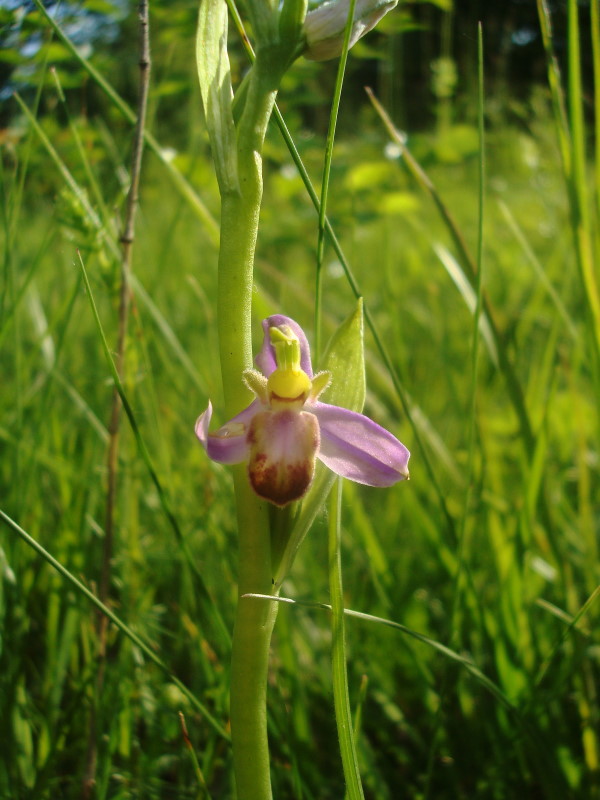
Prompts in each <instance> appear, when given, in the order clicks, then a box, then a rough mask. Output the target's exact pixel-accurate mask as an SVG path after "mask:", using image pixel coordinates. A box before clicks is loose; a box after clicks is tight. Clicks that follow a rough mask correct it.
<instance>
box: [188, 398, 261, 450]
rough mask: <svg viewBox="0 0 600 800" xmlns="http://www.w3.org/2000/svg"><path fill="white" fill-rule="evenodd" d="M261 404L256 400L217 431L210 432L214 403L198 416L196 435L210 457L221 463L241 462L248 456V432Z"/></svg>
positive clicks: (209, 404)
mask: <svg viewBox="0 0 600 800" xmlns="http://www.w3.org/2000/svg"><path fill="white" fill-rule="evenodd" d="M260 409H261V404H260V402H259V401H258V400H254V401H253V402H252V403H251V404H250V405H249V406H248V408H245V409H244V410H243V411H241V412H240V413H239V414H238V415H237V416H235V417H233V419H230V420H229V422H227V423H225V425H223V426H222V427H221V428H219V430H218V431H215V433H209V432H208V426H209V425H210V418H211V417H212V404H211V403H210V401H209V403H208V408H207V409H206V411H205V412H204V414H201V415H200V416H199V417H198V421H197V422H196V436H197V437H198V439H200V444H201V445H202V447H204V449H205V450H206V452H207V454H208V457H209V458H211V459H212V460H213V461H218V462H219V464H239V463H241V462H242V461H246V459H247V458H248V442H247V440H246V434H247V432H248V426H249V425H250V422H251V421H252V418H253V417H254V416H255V414H256V413H257V412H258V411H260Z"/></svg>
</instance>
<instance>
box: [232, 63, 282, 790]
mask: <svg viewBox="0 0 600 800" xmlns="http://www.w3.org/2000/svg"><path fill="white" fill-rule="evenodd" d="M268 67H269V65H268V63H265V62H264V61H262V60H261V58H260V54H259V56H258V57H257V60H256V63H255V65H254V67H253V71H252V75H251V78H250V83H249V86H248V94H247V96H246V99H245V104H244V109H243V111H242V116H241V118H240V121H239V125H238V137H237V142H238V144H237V161H238V176H239V190H238V191H236V190H228V191H226V192H224V194H223V196H222V199H221V244H220V250H219V285H218V300H217V303H218V324H219V347H220V356H221V375H222V378H223V392H224V401H225V409H226V412H227V414H228V415H229V416H233V415H235V414H237V413H238V412H239V411H240V410H241V409H242V408H243V407H244V406H245V405H247V403H248V400H249V390H248V389H247V387H246V386H245V385H244V383H243V381H242V374H243V372H244V370H246V369H249V368H251V366H252V338H251V304H252V279H253V268H254V252H255V248H256V238H257V233H258V219H259V212H260V204H261V199H262V157H261V153H262V146H263V142H264V137H265V133H266V130H267V125H268V122H269V118H270V116H271V111H272V110H273V104H274V102H275V94H276V85H277V84H276V83H274V76H273V70H272V69H269V68H268ZM234 485H235V496H236V505H237V516H238V531H239V573H238V597H239V599H238V606H237V612H236V619H235V626H234V633H233V649H232V660H231V699H230V714H231V738H232V742H233V761H234V771H235V779H236V786H237V796H238V798H239V800H271V797H272V794H271V778H270V769H269V746H268V739H267V712H266V696H267V671H268V664H269V647H270V643H271V634H272V632H273V626H274V624H275V619H276V616H277V604H276V603H271V602H269V601H261V602H258V603H257V602H256V601H253V600H248V599H243V598H241V595H242V594H246V593H249V592H256V593H261V594H266V595H271V594H272V593H273V583H272V577H273V572H272V566H271V541H270V531H269V514H268V507H267V503H265V502H264V501H261V500H259V498H258V497H257V496H256V495H255V494H254V492H253V491H252V489H251V488H250V484H249V481H248V476H247V474H246V471H245V468H244V467H243V466H240V467H236V468H235V469H234Z"/></svg>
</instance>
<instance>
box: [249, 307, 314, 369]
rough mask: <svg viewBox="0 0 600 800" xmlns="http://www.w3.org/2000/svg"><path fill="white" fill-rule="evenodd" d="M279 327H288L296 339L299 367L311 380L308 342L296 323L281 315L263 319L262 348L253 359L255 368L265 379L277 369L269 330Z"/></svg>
mask: <svg viewBox="0 0 600 800" xmlns="http://www.w3.org/2000/svg"><path fill="white" fill-rule="evenodd" d="M280 325H288V326H289V327H290V328H291V329H292V330H293V331H294V333H295V334H296V336H297V337H298V341H299V342H300V366H301V367H302V369H303V370H304V372H306V374H307V375H308V377H309V378H312V376H313V371H312V365H311V362H310V347H309V346H308V340H307V338H306V336H305V334H304V331H303V330H302V328H301V327H300V325H298V323H297V322H294V320H293V319H290V318H289V317H285V316H284V315H283V314H274V315H273V316H272V317H268V318H267V319H263V323H262V326H263V331H264V339H263V343H262V347H261V348H260V352H259V353H258V355H257V356H256V358H255V359H254V362H255V364H256V366H257V367H258V368H259V370H260V371H261V372H262V374H263V375H266V376H267V378H268V377H269V375H270V374H271V373H272V372H273V371H274V370H275V368H276V367H277V362H276V361H275V349H274V348H273V345H272V344H271V339H270V336H269V328H278V327H279V326H280Z"/></svg>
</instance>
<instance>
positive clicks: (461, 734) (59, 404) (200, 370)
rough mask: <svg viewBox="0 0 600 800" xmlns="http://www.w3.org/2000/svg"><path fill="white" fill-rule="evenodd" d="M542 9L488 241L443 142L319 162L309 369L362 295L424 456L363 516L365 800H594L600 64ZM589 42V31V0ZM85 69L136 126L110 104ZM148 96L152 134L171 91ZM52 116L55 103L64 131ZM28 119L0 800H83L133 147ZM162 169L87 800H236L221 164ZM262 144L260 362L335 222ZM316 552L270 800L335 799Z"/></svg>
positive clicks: (384, 398) (4, 321)
mask: <svg viewBox="0 0 600 800" xmlns="http://www.w3.org/2000/svg"><path fill="white" fill-rule="evenodd" d="M538 5H539V14H540V26H541V30H542V32H543V36H544V44H545V47H546V52H547V56H548V88H547V89H544V88H539V89H537V90H535V91H533V92H532V95H531V98H530V104H529V114H528V116H527V118H526V120H525V123H524V125H522V126H521V127H520V128H516V127H511V126H510V124H509V122H508V121H505V122H504V123H503V124H501V125H499V124H498V123H496V125H495V126H491V127H488V128H487V130H486V132H485V136H484V143H485V154H486V181H485V203H484V210H485V212H484V214H483V216H481V215H480V214H479V212H478V204H479V201H478V186H479V185H480V181H479V177H478V173H479V162H478V158H477V156H476V154H473V155H469V154H468V153H467V154H464V155H463V156H462V157H460V158H459V159H458V160H457V161H456V162H455V163H453V164H449V163H446V162H444V161H441V160H439V159H438V158H437V157H436V152H439V151H436V141H435V138H434V137H435V134H422V135H420V136H409V138H408V143H407V145H406V148H407V149H405V150H404V151H401V152H400V153H399V151H398V149H396V150H395V151H394V150H392V149H390V148H389V147H388V148H387V150H386V145H387V144H388V131H387V130H386V128H385V127H384V126H383V125H382V123H381V120H380V117H379V116H378V115H377V114H375V112H374V111H373V110H372V109H371V108H369V107H368V106H366V105H365V109H364V110H363V112H362V114H361V116H360V120H359V122H358V123H357V125H356V127H355V129H354V131H352V132H349V131H342V133H341V134H339V135H338V141H337V143H336V145H335V148H334V150H333V168H332V173H331V179H330V185H329V194H328V203H327V214H328V224H329V225H330V226H332V227H333V229H334V230H335V233H336V236H337V238H336V240H335V241H332V239H331V238H329V239H325V248H324V258H323V267H322V283H321V287H322V341H323V343H325V342H326V341H327V339H328V338H329V336H330V335H331V334H332V333H333V331H334V330H335V329H336V328H337V326H338V325H339V323H340V322H341V321H342V320H343V319H344V318H345V317H346V316H348V314H349V313H350V312H351V311H352V309H353V308H354V303H355V295H356V294H359V295H362V296H363V297H364V301H365V307H366V309H367V322H368V329H367V337H366V345H367V352H366V358H365V361H366V367H367V387H368V392H367V409H368V411H369V413H370V414H371V415H372V416H373V417H375V418H376V419H377V420H378V421H379V422H381V423H382V424H384V425H386V426H387V427H389V428H390V429H391V430H393V431H394V432H395V433H396V434H397V435H399V437H400V438H401V439H402V440H403V441H405V442H406V443H407V445H408V446H409V447H410V448H411V450H412V452H413V455H412V459H411V482H410V483H409V484H408V485H406V486H403V487H402V488H401V489H392V490H388V491H382V490H376V489H365V488H361V487H357V486H354V485H345V486H344V490H343V501H342V502H343V513H342V516H341V547H342V552H341V555H342V563H343V569H344V578H343V587H344V596H343V605H344V606H345V608H346V611H347V617H346V624H345V629H346V639H347V643H346V648H347V653H348V684H349V692H350V698H351V710H352V712H353V713H354V715H355V723H356V727H355V730H356V742H357V752H358V758H359V765H360V768H361V774H362V782H363V785H364V792H365V796H366V797H370V798H377V800H387V798H390V800H391V798H397V797H398V796H405V797H411V798H425V797H428V798H436V799H437V798H458V797H464V798H467V797H468V798H472V797H481V798H486V799H487V798H499V799H500V798H507V797H545V798H546V797H547V798H557V800H558V798H560V800H563V799H564V798H568V797H573V798H579V797H581V798H590V797H591V798H593V797H599V796H600V764H599V758H600V753H599V747H600V745H599V741H598V730H599V726H598V722H599V719H598V715H599V707H598V697H597V686H598V679H599V673H600V666H599V655H598V654H599V652H600V642H599V641H598V620H599V616H598V595H599V594H600V590H599V588H598V587H599V584H600V581H599V571H600V570H599V562H598V533H599V526H600V517H599V509H600V491H599V487H600V478H599V474H598V473H599V463H600V462H599V450H598V440H599V437H598V434H599V426H598V409H599V403H598V397H599V396H600V385H599V380H600V378H599V375H600V371H599V369H598V343H599V341H600V339H599V338H598V315H597V302H598V296H597V282H598V276H597V271H596V270H597V266H596V265H597V264H598V263H599V262H598V256H599V255H600V254H599V250H600V246H599V230H600V226H599V221H600V220H599V205H598V190H597V185H596V178H597V174H598V173H597V170H598V168H599V165H598V153H597V151H594V152H592V149H591V147H590V146H589V145H590V143H591V142H593V141H595V142H596V143H597V142H598V140H599V139H600V136H599V134H600V131H599V130H598V121H597V120H598V118H597V116H596V117H595V118H592V116H591V115H590V114H586V113H585V104H584V98H583V96H582V92H581V89H580V86H581V79H582V75H581V69H580V60H579V53H578V48H579V46H581V47H584V46H588V43H586V42H584V41H582V40H581V31H579V33H578V28H577V7H576V4H575V3H574V2H570V3H569V15H570V16H569V24H570V26H571V27H570V31H571V35H570V37H569V57H568V62H567V66H568V76H563V75H562V74H561V72H560V69H559V67H558V62H557V60H556V58H555V53H554V45H553V39H552V28H551V19H550V16H549V12H548V8H547V6H546V4H545V3H544V2H543V0H540V2H539V4H538ZM579 13H580V14H582V13H584V11H583V10H581V9H580V10H579ZM591 13H592V20H593V25H595V26H596V27H595V29H596V30H597V27H598V3H597V2H596V0H593V2H592V4H591ZM50 24H51V23H50V21H48V25H50ZM483 34H484V37H485V31H483ZM54 35H56V36H60V37H62V40H63V41H67V42H68V39H65V34H64V32H63V31H60V29H57V28H56V26H54ZM474 35H475V32H474ZM591 45H592V46H593V48H594V56H595V60H594V64H595V65H596V72H595V76H594V77H595V81H596V82H595V86H596V92H597V88H598V84H599V83H600V81H599V80H598V77H599V75H598V69H597V65H598V58H597V56H598V49H599V48H598V43H597V40H592V42H591ZM190 47H191V44H190ZM71 52H72V54H73V58H76V59H77V63H78V64H79V66H80V67H82V68H84V69H85V70H87V71H88V75H89V79H90V80H91V81H93V82H96V84H98V85H100V88H101V89H102V90H103V91H104V92H106V93H107V95H106V96H107V97H108V99H109V101H110V103H111V109H112V110H111V112H110V114H112V113H113V111H117V112H119V114H124V115H125V116H124V117H123V119H124V120H125V121H126V123H127V124H131V123H132V122H133V116H132V115H131V113H128V112H127V111H126V106H125V105H124V104H123V101H122V100H120V99H119V98H118V96H117V95H116V93H115V90H114V88H113V87H112V86H111V80H110V75H108V74H104V75H102V74H100V73H98V72H97V71H95V70H94V68H93V67H92V66H91V65H90V64H89V63H88V62H87V61H85V59H83V58H82V56H81V55H80V54H78V53H77V51H76V50H75V49H71ZM164 79H165V80H166V77H165V78H164ZM191 79H192V77H191V78H190V80H191ZM153 91H154V92H155V97H154V103H155V104H156V106H157V107H156V108H155V109H154V111H155V113H154V117H155V118H156V117H157V116H158V117H160V83H159V84H157V85H155V86H154V88H153ZM285 99H286V98H285V93H284V94H283V95H282V97H281V101H282V107H283V106H284V105H285ZM596 99H597V97H596ZM41 100H44V101H46V102H49V101H50V100H51V101H52V102H56V111H55V117H56V118H58V119H59V120H60V121H61V124H60V125H57V124H56V119H53V118H52V116H50V115H47V114H46V115H44V114H41V113H40V111H39V108H41V107H43V105H39V106H38V103H40V101H41ZM343 103H344V96H342V106H343ZM13 107H14V114H15V130H16V131H21V135H20V138H18V140H17V141H16V143H15V144H14V146H12V147H9V146H7V147H5V150H4V157H3V160H2V170H3V173H2V182H1V187H2V190H1V200H2V205H1V209H2V214H1V218H2V236H3V242H4V244H3V249H2V257H3V266H2V289H1V297H0V299H1V305H0V308H1V311H2V318H1V326H0V347H1V351H0V363H1V365H2V375H3V391H2V393H1V395H0V403H1V413H2V417H1V421H0V442H1V447H2V459H1V461H0V476H1V478H0V480H1V486H2V492H1V494H0V498H1V499H0V508H1V510H2V520H3V522H4V525H3V527H2V532H1V534H0V537H1V538H0V548H1V549H0V569H1V571H2V580H1V582H0V618H1V620H2V623H1V628H0V630H1V638H0V676H1V677H0V716H1V719H2V721H3V724H2V726H1V730H0V753H1V756H0V797H2V798H4V797H6V798H34V797H35V798H44V797H48V798H59V797H65V798H72V797H73V798H74V797H79V796H81V782H82V780H83V772H84V763H85V750H86V742H87V735H88V726H89V719H90V713H91V709H92V707H93V706H94V705H95V704H96V702H97V697H96V696H95V673H96V667H97V658H98V651H97V646H98V643H97V639H96V632H95V617H94V614H95V607H97V606H98V603H97V600H95V599H94V598H95V597H96V595H97V587H98V582H99V580H100V562H101V553H102V539H103V535H104V531H103V508H104V504H105V490H106V485H105V482H106V477H107V476H106V470H105V462H106V447H107V429H106V425H107V422H108V415H109V407H110V397H111V388H112V384H113V383H114V381H115V375H114V372H113V368H112V366H111V363H112V361H111V357H112V350H113V349H114V347H115V342H116V335H117V333H116V332H117V303H118V266H119V261H118V247H117V246H116V233H115V231H116V230H117V229H116V227H115V224H114V218H115V211H118V210H120V209H121V208H122V206H123V203H124V189H123V186H122V183H121V182H120V180H119V176H123V175H125V174H126V172H127V169H126V166H125V165H126V163H127V162H128V158H127V157H126V152H127V149H126V142H127V136H128V131H127V129H126V128H125V127H123V128H120V127H119V125H118V124H117V125H115V124H114V120H113V122H112V129H113V134H110V133H109V131H110V129H111V125H107V126H106V130H104V128H103V127H102V125H103V124H104V123H105V122H107V120H98V119H89V118H86V117H85V115H84V114H83V113H80V109H73V107H71V108H70V110H69V109H68V108H67V106H66V104H65V101H64V100H63V98H62V97H61V93H60V91H58V90H57V89H56V88H54V87H53V86H52V85H51V86H49V87H46V88H44V89H43V90H40V95H39V97H38V99H36V100H35V101H34V102H27V103H25V102H24V101H21V104H20V105H17V104H15V105H14V106H13ZM67 110H69V116H68V118H67ZM101 131H104V132H103V133H102V134H100V132H101ZM290 131H291V133H289V136H291V137H292V139H293V141H295V148H296V150H295V154H294V158H295V159H299V158H301V159H302V163H303V164H304V165H305V167H304V169H305V170H306V173H305V174H306V176H307V177H308V176H310V177H311V178H312V180H313V181H317V180H319V178H320V174H321V169H322V160H323V152H324V142H323V141H320V140H319V139H318V137H315V136H306V135H303V131H302V130H301V129H299V128H294V127H293V126H292V125H290ZM390 131H391V133H392V135H393V129H390ZM440 135H444V134H443V133H442V134H440ZM146 141H147V142H148V143H149V144H150V147H151V153H149V155H148V160H147V162H146V166H145V172H144V179H143V183H142V187H141V195H142V199H141V208H140V219H139V222H138V228H137V240H136V250H135V253H134V258H135V263H134V274H135V276H136V279H135V282H134V286H133V297H134V305H133V325H132V330H131V336H130V339H129V344H128V350H127V352H126V355H125V357H126V360H127V366H128V369H127V371H126V375H127V378H126V380H125V382H123V383H122V384H121V385H120V387H119V391H120V392H121V393H122V394H121V396H122V398H123V399H124V402H125V407H126V410H127V419H126V420H125V421H124V426H123V441H122V448H121V453H120V465H119V474H120V484H119V491H118V503H117V507H116V520H117V528H116V539H115V554H114V560H113V565H112V583H111V587H110V600H111V602H110V609H109V610H108V611H107V612H106V613H110V615H111V619H112V624H111V626H110V628H109V638H108V643H107V648H108V649H107V668H106V677H105V689H104V701H103V703H102V705H101V707H99V708H98V728H99V730H100V731H101V734H102V735H101V736H100V737H99V750H98V776H97V779H98V783H97V787H96V794H97V797H99V798H100V797H102V798H125V797H148V798H169V797H178V798H185V797H198V796H200V797H212V798H227V797H230V796H232V791H233V788H232V778H231V754H230V743H229V739H228V731H227V724H228V677H229V676H228V671H229V657H230V640H229V635H228V631H229V630H230V627H231V623H232V618H233V613H234V605H235V596H236V592H235V569H236V567H235V564H236V541H235V536H234V530H235V523H234V513H233V509H232V502H231V499H232V492H231V478H230V475H229V473H228V471H227V470H226V469H224V468H222V467H219V466H218V465H215V464H211V463H209V462H208V461H207V460H206V459H205V457H204V455H203V453H202V451H201V449H200V448H199V447H198V446H197V443H196V442H195V440H194V437H193V424H194V420H195V418H196V416H197V414H198V412H199V411H201V410H202V409H203V408H204V407H205V404H206V399H207V398H208V397H209V396H210V397H212V398H217V402H216V403H215V405H216V408H217V413H218V410H219V408H220V406H219V402H218V398H219V396H220V391H221V390H220V385H219V383H220V381H219V377H218V363H217V355H216V354H217V343H216V333H215V325H214V316H213V315H214V312H213V307H214V298H215V296H216V273H215V267H216V257H217V254H216V237H215V232H216V228H215V223H214V217H213V215H214V209H215V208H216V207H217V195H216V187H215V184H214V180H213V179H212V177H211V171H210V170H211V168H210V163H209V160H208V153H207V148H206V144H205V142H204V140H203V139H202V138H201V135H199V136H198V137H197V138H196V139H195V143H194V145H192V146H191V149H190V151H189V152H180V153H177V154H175V155H174V156H173V157H172V158H171V157H170V156H169V157H167V153H166V150H165V149H164V148H163V144H164V145H166V144H168V143H167V142H165V143H162V142H158V141H156V140H155V139H154V138H152V134H151V133H150V132H147V134H146ZM403 146H404V145H403ZM267 147H268V157H269V158H268V168H267V172H266V176H265V177H266V182H265V200H264V206H263V216H262V229H261V238H260V241H259V251H258V260H257V261H258V263H257V274H256V296H255V309H254V311H255V315H256V323H257V325H256V328H257V332H258V328H259V325H258V323H259V321H260V319H261V318H262V317H264V316H266V315H267V314H269V313H273V312H275V311H277V312H282V313H287V314H289V315H291V316H293V317H294V318H295V319H297V320H298V322H300V323H301V324H302V325H303V326H304V327H305V329H307V330H308V331H314V328H313V325H314V288H313V287H314V283H315V249H316V245H317V235H318V234H317V231H318V217H317V214H316V213H315V211H314V208H313V205H312V201H311V199H310V197H309V196H308V194H307V191H306V188H305V186H304V184H303V181H302V173H301V169H302V167H301V166H300V164H299V163H298V166H297V167H294V166H293V163H294V162H293V160H292V156H290V154H289V151H288V148H287V146H286V143H285V140H284V139H282V138H281V136H280V133H279V131H278V130H277V128H276V127H275V126H273V130H272V131H271V133H270V136H269V139H268V142H267ZM386 152H387V154H388V155H387V156H386V155H385V153H386ZM394 154H395V155H394ZM109 164H111V167H110V168H107V165H109ZM415 165H416V167H415ZM423 176H425V178H426V180H424V179H423ZM314 198H316V195H313V199H314ZM478 219H482V232H483V236H482V239H481V241H482V248H481V254H480V256H479V257H477V256H476V257H475V258H473V256H472V255H471V253H473V252H475V253H476V252H477V243H478ZM324 227H325V230H327V229H328V228H327V225H325V226H324ZM330 229H331V228H330ZM77 251H79V253H80V254H81V261H80V259H79V257H78V256H77ZM81 262H82V263H83V267H84V269H83V270H82V268H81ZM482 263H483V264H484V265H485V270H484V273H483V276H484V280H483V285H482V287H481V288H482V294H481V302H480V303H479V304H478V303H477V297H478V284H477V281H478V275H481V274H482V273H481V264H482ZM349 276H350V277H349ZM92 301H93V302H92ZM478 309H479V310H478ZM479 313H480V314H481V319H480V320H479V321H478V320H477V316H478V314H479ZM96 314H97V316H96ZM477 331H479V334H477V333H476V332H477ZM103 337H105V341H106V348H105V347H104V338H103ZM473 342H475V343H476V345H477V347H478V350H477V351H475V352H476V353H478V356H477V359H478V360H477V361H473V356H474V351H473V349H472V347H473ZM471 375H475V376H476V382H475V383H474V384H472V382H471ZM470 431H471V432H472V433H470ZM335 522H336V520H335V518H332V519H330V520H329V523H330V524H331V525H332V526H333V524H334V523H335ZM327 524H328V521H327V520H326V519H324V518H321V519H319V520H317V522H316V524H315V525H314V527H313V530H312V531H311V533H310V535H309V536H308V537H307V538H306V540H305V542H304V544H303V545H302V548H301V549H300V551H299V554H298V557H297V558H296V561H295V564H294V568H293V571H292V573H291V576H290V577H289V578H288V579H287V580H286V581H285V583H284V585H283V589H282V594H283V595H284V598H288V599H293V600H295V601H297V602H296V603H294V604H292V603H285V602H283V603H282V606H281V609H280V612H279V619H278V623H277V628H276V632H275V643H274V648H273V653H272V675H271V678H272V679H271V686H270V696H269V725H270V741H271V746H272V751H273V764H272V771H273V787H274V795H275V796H276V797H278V798H287V797H290V798H292V797H293V798H323V799H324V800H326V799H327V798H339V797H342V796H343V793H344V780H343V771H342V766H341V761H340V757H339V750H338V746H337V738H336V726H335V718H334V712H333V706H334V704H333V698H332V679H331V662H330V644H331V641H330V639H331V634H330V621H329V618H328V617H329V614H330V611H329V610H328V609H326V608H323V607H321V606H319V605H318V604H319V603H321V604H322V603H326V602H327V600H328V574H327V561H328V540H327ZM459 539H460V541H461V542H462V546H461V547H460V548H459V547H458V542H459ZM460 576H462V577H460ZM337 599H338V601H339V599H340V598H337ZM338 608H339V604H338ZM338 613H339V612H338ZM361 614H362V616H361ZM180 711H181V712H183V714H184V716H185V721H186V724H187V731H188V733H189V740H188V739H186V738H185V737H184V735H183V734H182V727H181V722H180V718H179V712H180ZM190 746H191V749H192V752H193V754H194V756H195V758H194V757H190Z"/></svg>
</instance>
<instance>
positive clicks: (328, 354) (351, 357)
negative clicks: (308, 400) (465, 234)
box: [323, 298, 366, 411]
mask: <svg viewBox="0 0 600 800" xmlns="http://www.w3.org/2000/svg"><path fill="white" fill-rule="evenodd" d="M363 336H364V326H363V304H362V298H359V299H358V302H357V304H356V310H355V311H354V313H353V314H351V315H350V316H349V317H348V319H347V320H346V321H345V322H343V323H342V325H341V326H340V327H339V328H338V330H337V331H336V333H335V334H334V336H333V338H332V339H331V341H330V342H329V344H328V346H327V350H326V351H325V355H324V356H323V369H325V370H327V371H328V372H331V386H330V387H329V389H328V390H327V392H326V395H325V400H326V402H327V403H331V404H332V405H336V406H342V407H343V408H349V409H350V410H351V411H362V409H363V406H364V404H365V394H366V381H365V356H364V347H363Z"/></svg>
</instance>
